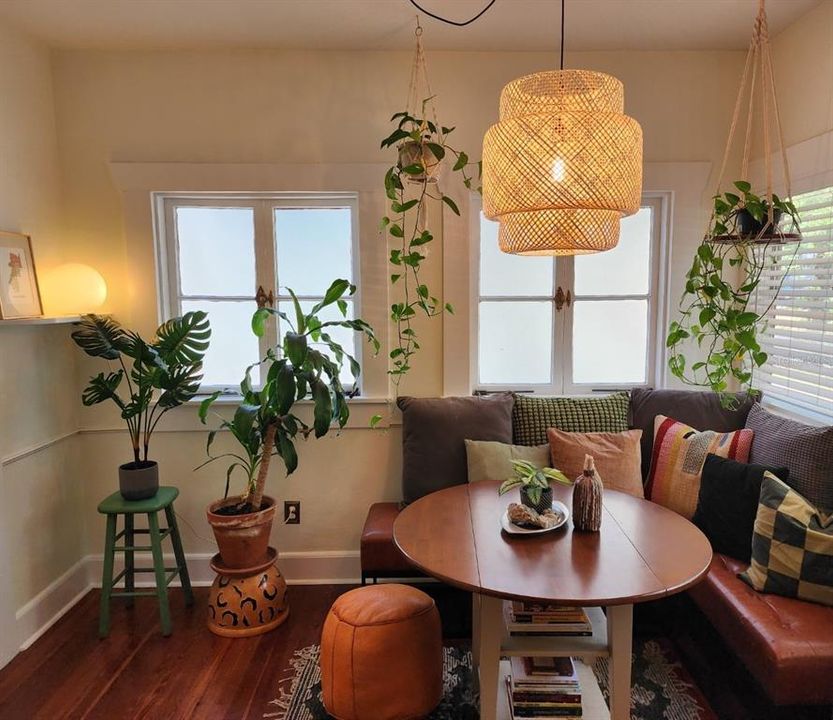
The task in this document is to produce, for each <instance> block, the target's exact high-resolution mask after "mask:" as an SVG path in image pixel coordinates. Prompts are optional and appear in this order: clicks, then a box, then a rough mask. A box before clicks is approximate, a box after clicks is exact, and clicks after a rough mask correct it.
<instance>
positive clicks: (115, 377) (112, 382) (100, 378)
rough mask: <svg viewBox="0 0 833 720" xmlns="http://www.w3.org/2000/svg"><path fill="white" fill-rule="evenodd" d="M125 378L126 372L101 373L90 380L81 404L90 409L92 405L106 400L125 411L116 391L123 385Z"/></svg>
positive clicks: (82, 395)
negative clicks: (122, 381)
mask: <svg viewBox="0 0 833 720" xmlns="http://www.w3.org/2000/svg"><path fill="white" fill-rule="evenodd" d="M123 377H124V372H122V371H121V370H119V371H118V372H114V373H109V374H107V375H105V374H104V373H99V374H98V375H95V376H94V377H91V378H90V384H89V385H87V387H86V389H85V390H84V392H83V393H82V394H81V402H83V403H84V405H87V406H88V407H89V406H90V405H97V404H98V403H100V402H104V401H105V400H113V401H114V402H115V403H116V405H118V406H119V407H120V408H122V409H124V403H123V402H122V399H121V398H120V397H119V396H118V395H117V394H116V390H117V388H118V387H119V385H120V384H121V380H122V378H123Z"/></svg>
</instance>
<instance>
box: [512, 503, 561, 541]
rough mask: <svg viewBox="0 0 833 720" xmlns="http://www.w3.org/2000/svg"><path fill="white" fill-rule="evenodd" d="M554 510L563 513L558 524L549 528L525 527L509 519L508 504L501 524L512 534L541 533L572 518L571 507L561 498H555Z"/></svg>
mask: <svg viewBox="0 0 833 720" xmlns="http://www.w3.org/2000/svg"><path fill="white" fill-rule="evenodd" d="M552 510H553V512H554V513H557V514H559V515H561V522H559V523H558V524H557V525H553V526H552V527H548V528H523V527H520V526H519V525H515V523H513V522H512V521H511V520H510V519H509V506H507V507H506V510H504V511H503V515H502V516H501V518H500V526H501V527H502V528H503V529H504V530H505V531H506V532H508V533H509V534H510V535H540V534H541V533H547V532H552V531H553V530H558V528H560V527H562V526H563V525H564V524H565V523H566V522H567V521H568V520H569V519H570V509H569V508H568V507H567V506H566V505H565V504H564V503H563V502H561V501H560V500H553V502H552Z"/></svg>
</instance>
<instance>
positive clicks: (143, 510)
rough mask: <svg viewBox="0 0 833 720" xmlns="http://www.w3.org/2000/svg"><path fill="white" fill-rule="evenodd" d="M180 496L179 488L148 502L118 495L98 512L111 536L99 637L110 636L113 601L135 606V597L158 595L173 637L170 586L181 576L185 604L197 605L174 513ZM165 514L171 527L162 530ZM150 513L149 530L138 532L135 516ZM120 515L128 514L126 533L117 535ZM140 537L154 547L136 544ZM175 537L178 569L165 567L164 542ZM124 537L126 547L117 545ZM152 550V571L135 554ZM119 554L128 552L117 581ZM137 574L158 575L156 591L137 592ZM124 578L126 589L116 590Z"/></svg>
mask: <svg viewBox="0 0 833 720" xmlns="http://www.w3.org/2000/svg"><path fill="white" fill-rule="evenodd" d="M178 495H179V490H177V489H176V488H175V487H160V488H159V492H157V493H156V495H154V496H153V497H152V498H148V499H147V500H125V499H124V498H123V497H122V496H121V493H118V492H115V493H113V494H112V495H110V497H108V498H105V499H104V500H102V501H101V504H100V505H99V506H98V512H100V513H101V514H102V515H106V516H107V537H106V545H105V548H104V573H103V577H102V579H101V613H100V616H99V622H98V634H99V636H100V637H107V635H108V634H109V632H110V598H111V597H125V598H127V601H128V604H132V603H133V598H134V597H140V596H155V597H156V598H157V599H158V600H159V617H160V619H161V624H162V634H163V635H165V636H168V635H170V634H171V612H170V609H169V607H168V585H169V584H170V582H171V581H172V580H173V579H174V578H175V577H176V576H177V575H179V578H180V581H181V582H182V589H183V590H184V591H185V604H186V605H192V604H193V603H194V594H193V592H192V591H191V580H190V579H189V577H188V566H187V565H186V564H185V553H183V552H182V541H181V540H180V538H179V529H178V528H177V525H176V514H175V513H174V500H176V498H177V496H178ZM161 510H164V511H165V518H166V519H167V521H168V527H166V528H164V529H160V527H159V519H158V518H157V513H158V512H160V511H161ZM136 514H146V515H147V516H148V529H147V530H143V529H137V528H135V527H134V526H133V516H134V515H136ZM119 515H124V530H122V531H121V532H120V533H118V534H116V520H117V517H118V516H119ZM138 534H143V535H149V536H150V545H136V544H135V543H134V536H135V535H138ZM168 535H170V536H171V544H172V545H173V547H174V556H175V557H176V567H169V568H166V567H165V560H164V558H163V557H162V540H163V539H164V538H165V537H167V536H168ZM122 537H123V538H124V544H123V545H116V541H117V540H119V539H120V538H122ZM137 550H139V551H142V550H144V551H147V550H150V551H151V553H152V554H153V567H152V568H137V567H136V566H135V565H134V562H133V553H134V552H136V551H137ZM116 552H123V553H124V570H122V571H121V572H120V573H119V574H118V575H117V576H116V577H115V578H114V577H113V558H114V556H115V554H116ZM136 573H154V575H155V576H156V589H155V590H146V591H140V590H136V586H135V578H136ZM122 578H124V590H119V591H115V592H114V589H115V587H116V585H117V584H118V582H119V581H120V580H121V579H122Z"/></svg>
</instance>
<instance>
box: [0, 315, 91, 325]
mask: <svg viewBox="0 0 833 720" xmlns="http://www.w3.org/2000/svg"><path fill="white" fill-rule="evenodd" d="M80 319H81V316H80V315H59V316H56V317H34V318H20V319H14V320H0V327H26V326H29V325H69V324H71V323H75V322H78V321H79V320H80Z"/></svg>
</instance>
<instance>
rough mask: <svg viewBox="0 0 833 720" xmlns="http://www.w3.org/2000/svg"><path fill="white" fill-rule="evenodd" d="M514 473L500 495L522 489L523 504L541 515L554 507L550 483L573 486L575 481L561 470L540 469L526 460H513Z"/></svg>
mask: <svg viewBox="0 0 833 720" xmlns="http://www.w3.org/2000/svg"><path fill="white" fill-rule="evenodd" d="M512 471H513V472H514V475H513V476H512V477H510V478H508V479H507V480H504V481H503V483H502V484H501V486H500V488H499V489H498V494H499V495H505V494H506V493H508V492H509V491H510V490H512V489H513V488H520V491H521V503H522V504H524V505H526V506H527V507H529V508H532V509H533V510H535V511H536V512H539V513H542V512H544V511H545V510H548V509H550V508H551V507H552V487H550V483H552V482H558V483H561V484H562V485H572V484H573V481H572V480H570V478H568V477H567V476H566V475H565V474H564V473H563V472H561V471H560V470H556V469H555V468H549V467H545V468H539V467H536V466H535V465H533V464H532V463H531V462H527V461H526V460H513V461H512Z"/></svg>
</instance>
